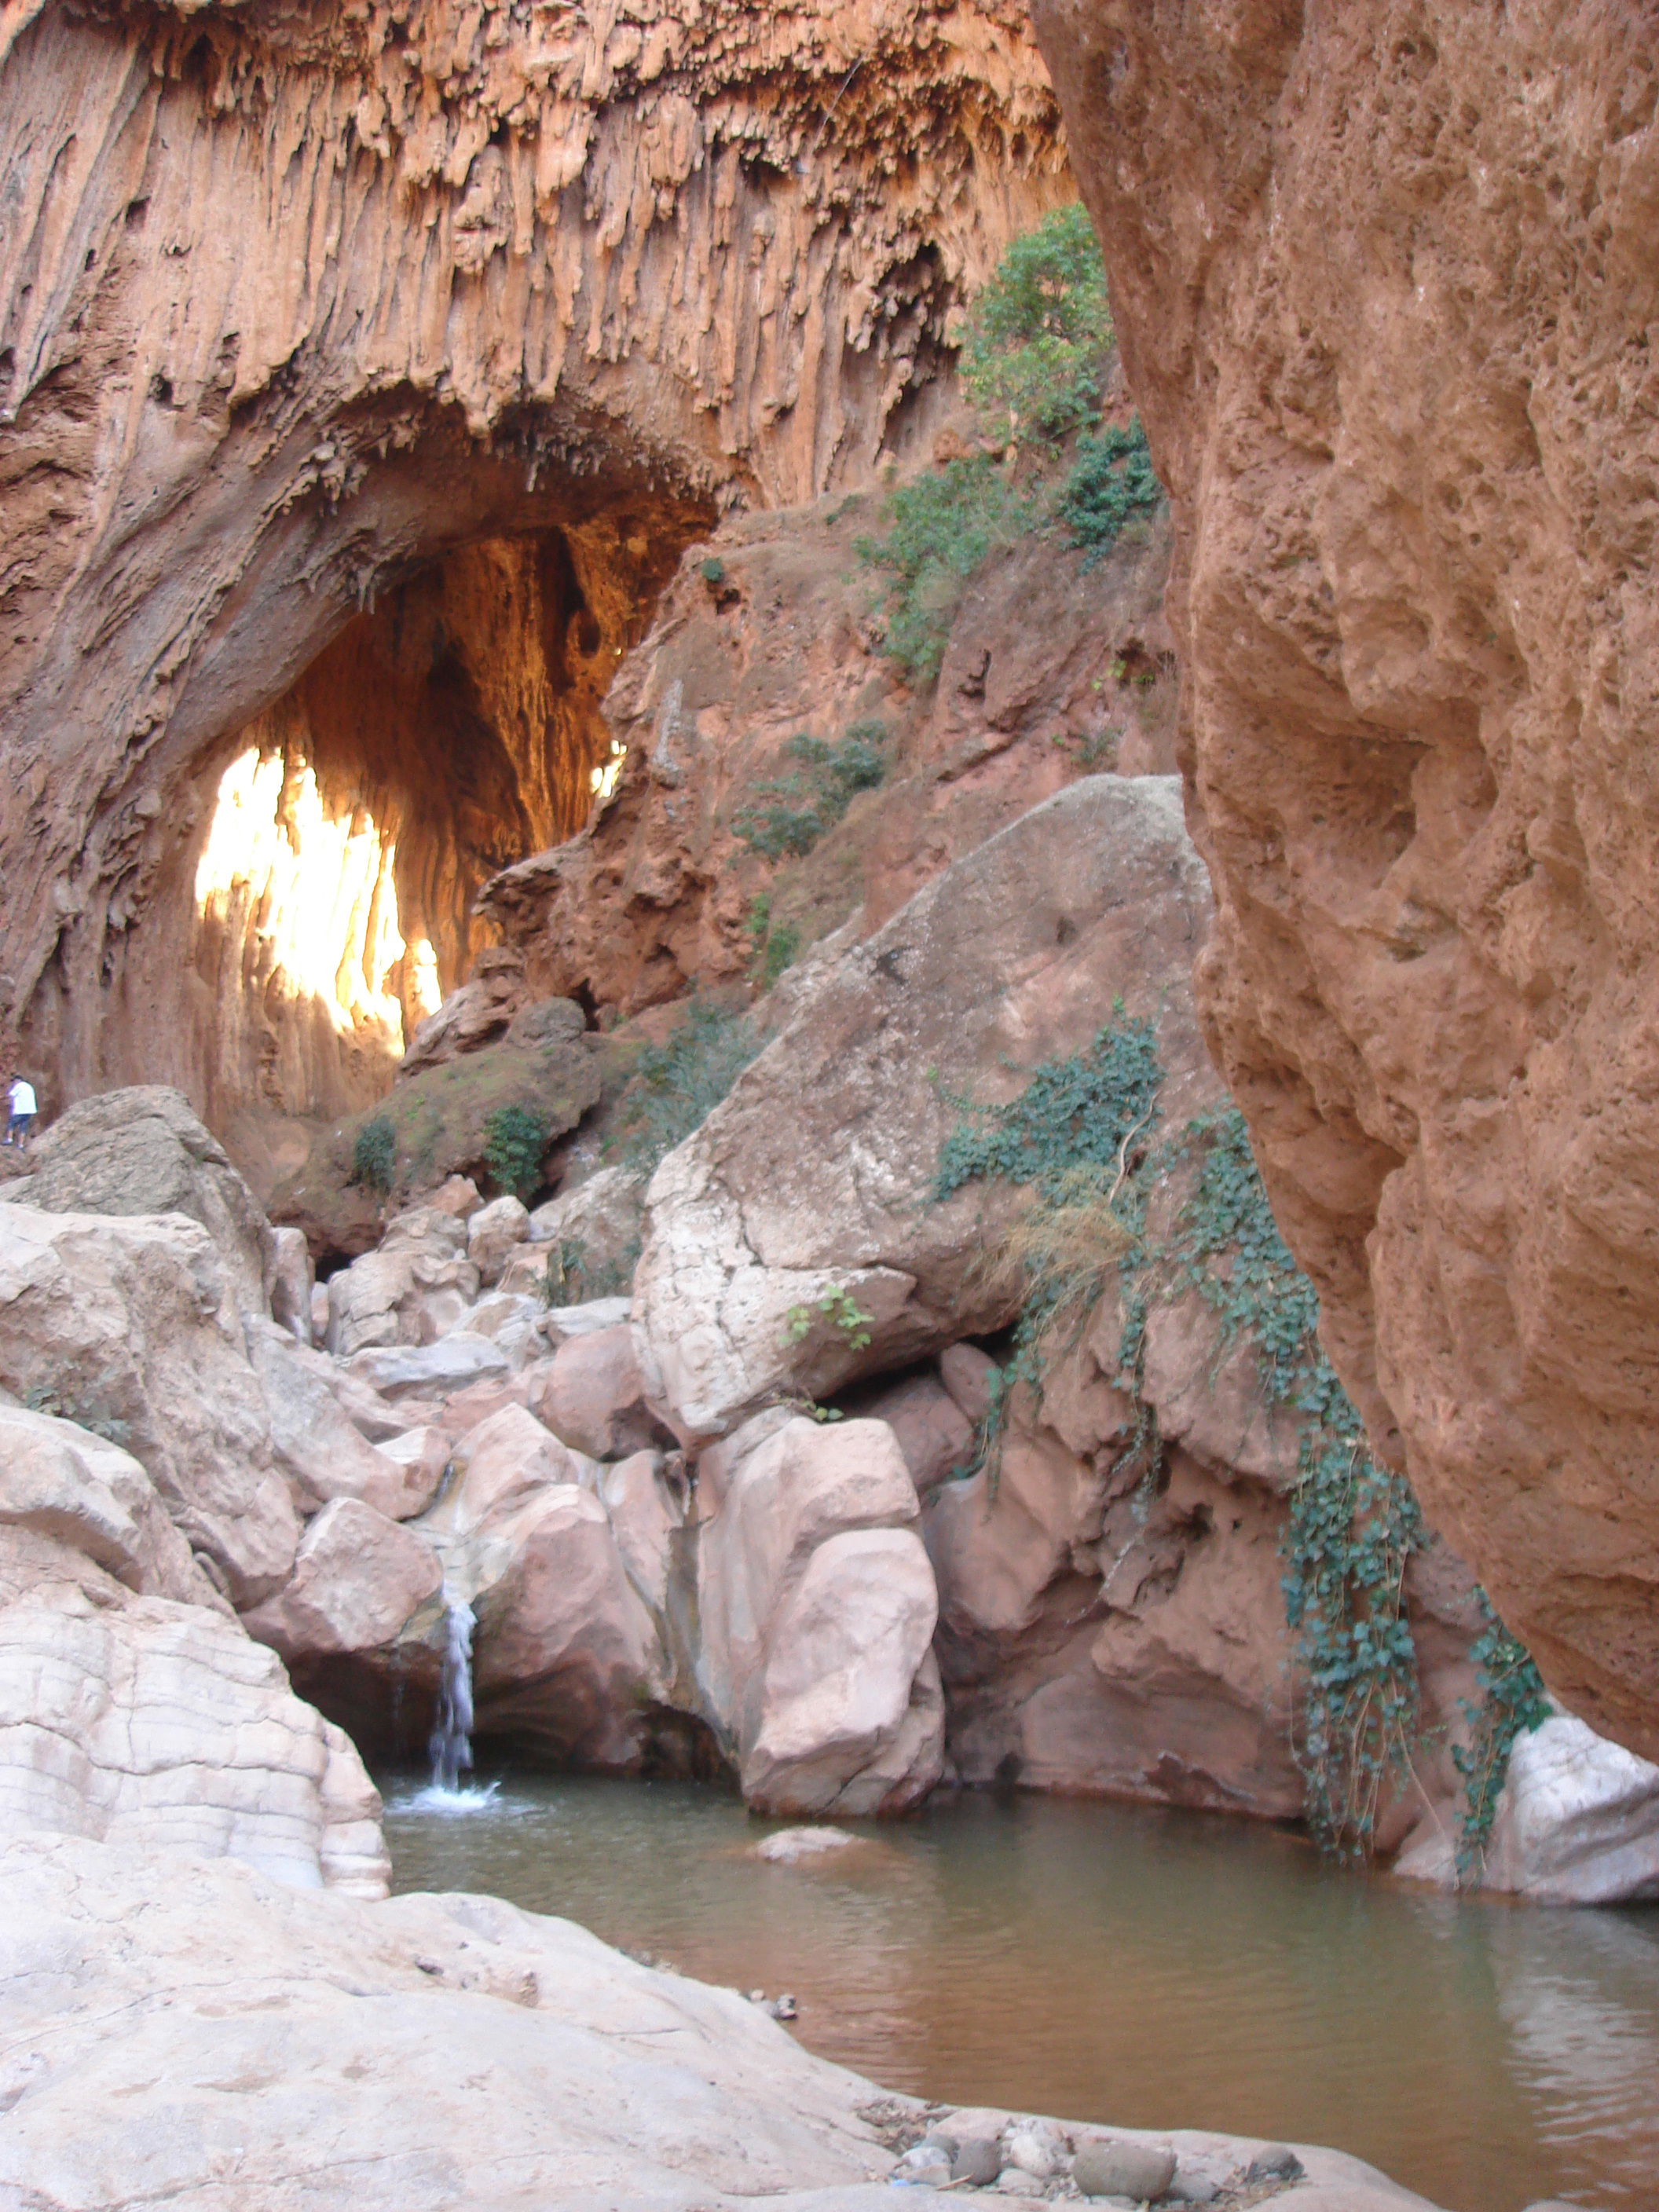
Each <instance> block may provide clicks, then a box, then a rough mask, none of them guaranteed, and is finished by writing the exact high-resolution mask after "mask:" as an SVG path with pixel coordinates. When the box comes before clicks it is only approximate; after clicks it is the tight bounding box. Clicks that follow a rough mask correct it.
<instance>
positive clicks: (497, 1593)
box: [473, 1483, 669, 1771]
mask: <svg viewBox="0 0 1659 2212" xmlns="http://www.w3.org/2000/svg"><path fill="white" fill-rule="evenodd" d="M495 1526H496V1529H497V1531H498V1533H499V1534H500V1536H501V1540H502V1541H506V1542H508V1543H510V1544H511V1547H512V1551H511V1557H510V1559H508V1561H507V1564H506V1565H505V1568H504V1570H503V1571H502V1572H501V1575H500V1576H499V1577H497V1578H496V1579H495V1580H493V1581H491V1582H490V1583H489V1584H488V1586H487V1587H486V1588H485V1589H483V1591H482V1593H481V1595H479V1597H478V1599H477V1606H476V1611H477V1633H476V1635H475V1637H474V1639H473V1654H474V1660H473V1682H474V1694H475V1698H476V1701H477V1716H478V1728H479V1729H480V1731H481V1732H482V1733H486V1734H493V1735H507V1736H508V1737H510V1738H512V1739H513V1740H514V1741H520V1742H523V1743H526V1744H528V1745H530V1746H532V1747H534V1749H535V1750H536V1751H537V1752H538V1753H540V1754H541V1755H543V1756H544V1757H551V1758H555V1759H560V1760H563V1761H568V1762H570V1763H572V1764H574V1765H579V1766H584V1767H592V1768H600V1769H611V1770H613V1771H627V1770H629V1769H630V1768H632V1767H635V1766H637V1765H639V1763H640V1761H641V1757H642V1755H643V1753H644V1750H645V1748H646V1744H645V1731H646V1729H647V1726H648V1723H649V1711H648V1709H649V1708H650V1707H652V1706H653V1705H659V1704H661V1703H662V1702H663V1701H664V1699H665V1698H666V1695H667V1691H668V1671H669V1670H668V1665H667V1659H666V1655H665V1652H664V1650H663V1647H662V1644H661V1642H660V1640H659V1637H658V1633H657V1630H656V1626H655V1624H654V1622H653V1619H652V1616H651V1614H650V1613H649V1611H648V1610H647V1607H646V1606H645V1604H644V1603H643V1601H641V1598H640V1596H639V1595H638V1594H637V1592H636V1591H635V1589H633V1588H632V1586H631V1585H630V1583H629V1578H628V1576H627V1574H626V1572H625V1571H624V1569H623V1562H622V1558H621V1555H620V1553H619V1552H618V1550H617V1542H616V1539H615V1537H614V1536H613V1535H612V1534H611V1524H610V1522H609V1520H608V1518H607V1516H606V1514H605V1507H604V1506H603V1504H601V1503H600V1502H599V1498H596V1497H595V1496H593V1494H592V1492H590V1491H587V1490H586V1489H582V1488H579V1487H578V1486H576V1485H574V1484H569V1483H567V1484H562V1485H558V1486H555V1487H553V1488H551V1489H549V1490H546V1491H544V1492H541V1493H540V1494H538V1495H537V1496H535V1497H533V1498H531V1499H529V1500H528V1501H526V1503H525V1504H521V1505H520V1506H519V1507H518V1509H517V1510H516V1511H513V1512H511V1513H509V1514H505V1515H502V1516H500V1517H499V1518H498V1519H497V1522H496V1524H495Z"/></svg>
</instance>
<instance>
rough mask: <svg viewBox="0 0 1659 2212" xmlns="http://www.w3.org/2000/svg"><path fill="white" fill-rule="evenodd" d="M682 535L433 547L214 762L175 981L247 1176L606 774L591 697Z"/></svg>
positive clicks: (696, 515)
mask: <svg viewBox="0 0 1659 2212" xmlns="http://www.w3.org/2000/svg"><path fill="white" fill-rule="evenodd" d="M706 526H707V518H706V517H705V516H704V515H703V514H702V513H701V511H700V510H699V509H698V508H696V507H695V506H693V505H678V506H675V507H671V508H670V509H668V510H666V511H665V512H662V513H657V514H655V515H648V514H643V515H642V514H641V513H640V512H639V510H638V509H637V508H635V509H631V510H624V511H621V512H618V511H617V510H614V509H611V510H605V509H602V510H601V511H599V513H595V514H592V515H591V516H589V517H588V518H586V520H580V521H575V522H569V521H564V522H560V523H557V524H552V525H547V526H541V527H535V528H526V529H520V530H517V531H512V530H507V531H502V532H498V533H496V534H492V535H489V536H486V537H481V538H474V539H471V540H469V541H467V542H465V543H463V544H459V545H455V546H453V547H451V548H449V549H448V550H445V551H443V552H441V554H439V555H438V556H436V557H435V558H432V559H429V560H428V561H427V562H424V563H422V564H420V565H416V566H414V567H413V568H411V569H410V571H409V573H406V574H403V575H402V576H401V577H399V578H398V580H395V581H393V582H392V583H391V584H390V585H389V586H386V587H385V588H382V589H380V591H379V592H377V593H376V594H375V596H374V599H373V601H372V604H368V605H363V606H362V608H361V609H360V611H357V612H356V613H355V614H352V615H351V616H350V617H349V619H348V620H347V621H346V623H344V626H343V628H341V629H339V630H338V631H337V634H336V635H334V636H333V637H332V638H331V639H330V641H328V642H327V643H326V644H325V646H324V647H322V649H321V650H320V651H319V652H318V653H316V654H315V657H314V658H313V659H311V660H310V662H309V663H308V665H306V666H305V667H304V668H303V670H302V671H301V673H300V674H299V676H298V677H297V678H295V679H294V680H293V681H292V682H291V683H290V684H289V685H288V687H287V688H286V689H285V690H283V691H282V692H281V694H280V695H279V696H277V697H276V699H274V700H273V701H272V702H270V704H269V705H268V706H265V707H264V708H261V709H260V711H258V713H257V714H253V715H252V717H251V718H250V719H248V720H246V722H244V723H243V724H242V725H241V726H240V727H239V728H237V729H235V730H234V732H232V733H231V735H230V736H229V738H228V740H224V741H222V743H221V744H220V745H219V746H218V747H217V748H216V752H215V755H214V757H213V761H212V763H211V764H210V766H209V768H208V769H207V771H206V773H205V775H204V776H202V777H201V778H200V779H199V787H201V788H202V789H203V791H204V796H205V799H206V805H205V808H204V819H203V822H202V823H201V825H200V827H199V829H198V832H197V837H196V839H195V841H194V850H195V868H194V880H193V885H192V891H193V896H192V898H191V913H192V922H191V930H192V935H191V943H190V946H189V951H188V957H187V961H186V974H185V988H186V990H187V992H188V993H190V994H193V995H194V996H195V998H196V999H197V1001H198V1004H199V1005H200V1006H201V1008H202V1011H203V1012H204V1013H205V1015H206V1019H207V1024H208V1027H209V1029H210V1036H211V1046H210V1050H208V1051H207V1052H206V1053H205V1054H204V1055H203V1058H202V1060H201V1066H200V1078H199V1084H200V1091H201V1096H200V1097H199V1100H198V1103H199V1105H200V1106H201V1109H202V1110H203V1111H204V1115H205V1118H206V1119H207V1120H208V1121H209V1123H210V1126H211V1127H214V1128H215V1129H216V1131H217V1132H218V1133H219V1134H220V1135H221V1136H222V1138H223V1139H224V1140H225V1141H226V1142H227V1143H228V1145H229V1146H230V1148H231V1150H232V1152H233V1154H234V1157H236V1158H237V1160H238V1164H240V1165H241V1166H242V1167H243V1169H244V1171H245V1172H246V1173H247V1174H248V1175H249V1176H250V1179H251V1180H252V1181H253V1182H254V1183H255V1185H256V1188H263V1189H265V1190H268V1189H269V1188H270V1185H271V1184H272V1183H273V1182H275V1181H276V1180H278V1179H280V1177H281V1176H283V1174H285V1173H287V1172H289V1170H291V1169H292V1168H293V1167H295V1166H296V1165H297V1164H299V1162H300V1160H301V1158H303V1156H304V1152H305V1150H306V1147H307V1146H308V1144H309V1142H310V1139H311V1136H312V1135H313V1133H314V1132H315V1130H316V1129H317V1128H318V1127H320V1126H322V1125H324V1124H325V1123H327V1122H331V1121H335V1120H337V1119H338V1118H339V1117H341V1116H342V1115H347V1114H350V1113H354V1112H358V1111H361V1110H362V1109H363V1108H365V1107H367V1106H369V1105H371V1104H373V1103H374V1102H375V1101H376V1100H377V1099H378V1098H380V1097H382V1096H383V1095H384V1094H385V1092H386V1090H387V1089H388V1088H389V1087H390V1085H391V1083H392V1080H393V1079H394V1077H395V1074H396V1072H397V1068H398V1063H399V1061H400V1060H401V1058H402V1056H403V1054H404V1050H405V1048H407V1046H408V1044H409V1042H410V1040H411V1039H412V1037H413V1036H414V1034H415V1032H416V1030H417V1029H418V1027H419V1025H420V1024H421V1023H422V1021H423V1020H424V1019H426V1018H427V1017H428V1015H430V1014H432V1013H433V1012H435V1011H436V1010H437V1008H438V1007H439V1006H441V1003H442V1001H443V1000H444V999H445V998H446V997H447V995H448V994H450V993H451V992H452V991H453V990H454V989H455V988H456V987H457V986H458V985H459V983H461V982H462V981H465V978H466V975H467V974H468V972H469V970H470V969H471V963H472V962H473V960H474V958H475V957H477V954H478V953H479V951H482V950H483V948H484V947H485V946H486V945H489V943H491V942H492V941H493V939H494V932H493V931H492V930H491V929H490V928H489V925H488V924H486V923H483V922H481V921H478V920H477V919H476V918H475V916H474V915H473V913H472V905H473V901H474V899H475V897H476V896H477V891H478V890H479V889H480V888H481V886H482V885H483V884H484V883H485V882H486V881H487V880H488V878H489V877H490V876H492V875H494V874H495V872H496V871H497V870H499V869H501V868H502V867H504V866H508V865H510V864H511V863H512V862H513V861H516V860H522V859H524V858H525V857H526V855H527V854H532V853H535V852H539V851H543V850H545V849H546V848H549V847H550V846H554V845H556V844H559V843H562V842H563V841H564V840H565V839H567V838H568V837H570V836H574V834H575V833H576V832H577V831H578V830H579V829H580V828H581V827H582V825H583V823H585V821H586V818H587V816H588V813H589V811H590V809H591V807H592V804H593V801H594V799H595V798H596V797H597V796H599V795H600V794H601V793H604V792H605V791H606V790H608V788H609V787H610V786H611V784H612V783H614V781H615V779H616V776H617V773H618V771H619V769H620V767H621V764H622V757H621V749H620V747H619V746H618V744H617V741H616V740H615V739H614V738H613V737H612V735H611V730H610V728H609V726H607V724H606V722H605V718H604V714H603V711H602V707H603V702H604V699H605V693H606V691H607V690H608V689H609V688H610V684H611V678H612V676H613V675H614V673H615V671H616V669H617V665H618V663H619V662H620V660H621V659H622V657H623V654H624V653H625V652H626V651H627V650H628V648H629V646H630V645H631V644H633V643H634V642H635V641H636V640H637V639H638V638H639V637H640V636H641V635H642V634H643V631H644V629H645V627H646V625H647V623H648V622H649V620H650V617H651V612H652V610H653V606H654V604H655V601H656V599H657V596H658V594H659V592H660V590H661V588H662V586H663V585H664V584H665V582H666V580H667V578H668V576H669V575H670V574H671V573H672V570H673V568H674V566H675V564H676V562H678V557H679V555H680V553H681V551H682V550H683V549H684V545H685V544H686V543H687V542H688V541H689V539H690V538H691V537H692V536H693V535H695V534H696V532H698V530H699V529H700V528H701V527H706ZM221 763H222V764H221ZM200 1021H201V1015H200V1014H199V1013H198V1018H197V1026H199V1025H200Z"/></svg>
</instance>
